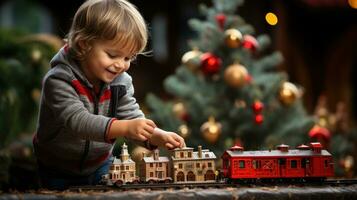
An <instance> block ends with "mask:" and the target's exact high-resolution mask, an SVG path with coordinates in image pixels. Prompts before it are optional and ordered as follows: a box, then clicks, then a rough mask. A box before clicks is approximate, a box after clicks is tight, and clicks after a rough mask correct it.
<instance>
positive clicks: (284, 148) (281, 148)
mask: <svg viewBox="0 0 357 200" xmlns="http://www.w3.org/2000/svg"><path fill="white" fill-rule="evenodd" d="M276 149H277V150H279V151H281V152H288V151H289V145H286V144H281V145H278V146H276Z"/></svg>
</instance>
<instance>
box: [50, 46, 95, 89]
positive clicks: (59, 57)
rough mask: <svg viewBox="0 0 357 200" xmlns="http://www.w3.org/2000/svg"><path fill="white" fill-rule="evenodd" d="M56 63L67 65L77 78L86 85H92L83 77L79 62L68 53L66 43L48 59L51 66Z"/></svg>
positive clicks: (56, 64)
mask: <svg viewBox="0 0 357 200" xmlns="http://www.w3.org/2000/svg"><path fill="white" fill-rule="evenodd" d="M58 65H65V66H67V67H69V68H70V69H71V70H72V71H73V73H74V74H75V76H76V77H77V78H78V79H80V80H81V81H82V82H83V83H85V84H86V85H87V86H88V87H90V88H93V85H92V84H91V83H90V82H89V81H88V79H87V78H86V77H85V75H84V72H83V71H82V69H81V68H80V66H79V63H78V62H77V61H76V60H75V59H74V58H73V56H71V55H70V54H69V49H68V45H65V46H63V47H62V48H61V49H60V50H59V51H58V52H57V54H56V55H55V56H54V57H53V58H52V60H51V61H50V66H51V68H54V67H56V66H58Z"/></svg>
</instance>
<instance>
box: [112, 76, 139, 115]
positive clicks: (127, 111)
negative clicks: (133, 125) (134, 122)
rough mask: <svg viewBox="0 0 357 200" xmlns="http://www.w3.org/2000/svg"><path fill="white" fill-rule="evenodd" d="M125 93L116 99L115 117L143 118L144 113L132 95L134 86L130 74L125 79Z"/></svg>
mask: <svg viewBox="0 0 357 200" xmlns="http://www.w3.org/2000/svg"><path fill="white" fill-rule="evenodd" d="M125 82H126V83H125V88H126V94H125V95H124V96H122V97H121V98H120V99H119V101H118V107H117V112H116V117H117V118H118V119H119V120H120V119H135V118H145V115H144V113H143V112H142V111H141V110H140V106H139V104H138V103H137V102H136V99H135V97H134V86H133V83H132V79H131V77H130V76H127V77H126V81H125Z"/></svg>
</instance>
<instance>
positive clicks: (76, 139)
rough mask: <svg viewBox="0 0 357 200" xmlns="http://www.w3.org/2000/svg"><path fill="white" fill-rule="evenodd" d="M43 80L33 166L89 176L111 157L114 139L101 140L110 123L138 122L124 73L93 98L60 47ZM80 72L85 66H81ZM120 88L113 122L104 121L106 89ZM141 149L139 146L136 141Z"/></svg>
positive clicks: (107, 102) (106, 116) (107, 107)
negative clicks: (123, 120) (35, 159)
mask: <svg viewBox="0 0 357 200" xmlns="http://www.w3.org/2000/svg"><path fill="white" fill-rule="evenodd" d="M50 64H51V69H50V70H49V71H48V73H47V74H46V76H45V77H44V80H43V83H42V84H43V85H42V87H43V88H42V94H41V101H40V112H39V119H38V124H37V132H36V135H35V136H34V140H33V143H34V150H35V154H36V156H37V159H38V161H39V162H40V163H41V164H42V165H44V166H46V167H48V168H50V169H53V170H57V171H59V172H64V173H67V174H73V175H89V174H91V173H93V172H94V171H95V170H96V169H98V168H99V167H100V166H101V165H102V164H103V163H104V162H105V161H106V160H107V159H108V158H110V157H111V154H112V150H113V146H114V145H113V144H114V140H112V141H110V140H108V139H107V137H106V136H107V133H108V130H109V128H110V125H111V123H112V122H113V121H114V120H116V119H118V120H121V119H133V118H144V114H143V112H142V111H141V110H140V108H139V105H138V104H137V103H136V100H135V98H134V97H133V94H134V88H133V85H132V79H131V77H130V75H128V74H127V73H123V74H121V75H120V76H118V77H117V78H116V79H115V80H114V81H113V82H112V83H110V84H105V85H104V86H103V87H102V89H101V91H100V93H99V95H98V94H96V93H95V92H94V89H93V85H92V84H91V83H90V82H89V81H88V80H87V78H86V77H85V76H84V73H83V72H82V70H81V69H80V67H79V66H78V64H77V62H76V61H75V60H74V59H73V58H72V57H71V56H69V54H68V50H67V47H66V46H65V47H63V48H62V49H61V50H60V51H59V52H58V53H57V54H56V55H55V56H54V57H53V59H52V60H51V62H50ZM83 67H85V66H83ZM118 85H120V87H121V88H123V89H122V90H120V91H119V93H120V94H119V95H118V98H119V99H118V100H117V107H116V108H115V109H114V111H116V113H115V116H114V117H109V114H110V110H111V109H110V102H111V97H112V94H111V90H110V87H112V86H118ZM137 143H139V144H141V145H142V146H145V144H147V143H144V142H141V143H140V142H137Z"/></svg>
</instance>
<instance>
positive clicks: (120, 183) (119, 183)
mask: <svg viewBox="0 0 357 200" xmlns="http://www.w3.org/2000/svg"><path fill="white" fill-rule="evenodd" d="M123 183H124V182H123V181H121V180H118V181H117V182H115V186H118V187H120V186H122V185H123Z"/></svg>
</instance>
